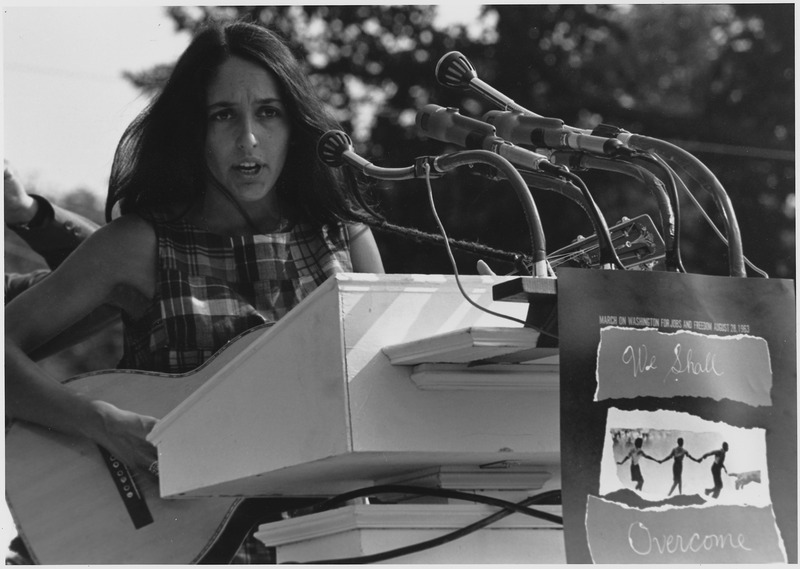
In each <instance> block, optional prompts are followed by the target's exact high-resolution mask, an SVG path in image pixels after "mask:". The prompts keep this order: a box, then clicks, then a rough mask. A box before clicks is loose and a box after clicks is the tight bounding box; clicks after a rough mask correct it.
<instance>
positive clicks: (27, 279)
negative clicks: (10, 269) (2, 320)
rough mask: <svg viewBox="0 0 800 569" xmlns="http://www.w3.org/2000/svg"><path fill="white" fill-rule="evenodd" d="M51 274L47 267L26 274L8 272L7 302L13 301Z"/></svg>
mask: <svg viewBox="0 0 800 569" xmlns="http://www.w3.org/2000/svg"><path fill="white" fill-rule="evenodd" d="M49 274H50V271H49V270H47V269H39V270H36V271H33V272H30V273H25V274H18V273H6V274H5V276H6V294H5V304H8V303H9V302H11V300H12V299H13V298H14V297H15V296H17V295H18V294H20V293H21V292H23V291H25V290H26V289H28V288H30V287H32V286H33V285H35V284H36V283H38V282H39V281H41V280H42V279H43V278H45V277H46V276H47V275H49Z"/></svg>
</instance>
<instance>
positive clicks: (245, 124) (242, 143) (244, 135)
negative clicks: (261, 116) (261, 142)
mask: <svg viewBox="0 0 800 569" xmlns="http://www.w3.org/2000/svg"><path fill="white" fill-rule="evenodd" d="M254 126H255V125H254V124H253V121H252V120H250V119H247V118H245V119H243V120H242V122H241V124H240V125H239V132H238V133H237V139H236V145H237V146H238V147H239V148H255V147H256V146H258V137H257V136H256V133H255V129H254V128H253V127H254Z"/></svg>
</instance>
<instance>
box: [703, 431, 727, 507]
mask: <svg viewBox="0 0 800 569" xmlns="http://www.w3.org/2000/svg"><path fill="white" fill-rule="evenodd" d="M727 453H728V443H722V448H720V449H718V450H712V451H711V452H707V453H706V454H704V455H703V456H701V457H700V460H699V461H698V462H701V461H703V460H705V459H706V458H707V457H709V456H713V457H714V464H712V465H711V476H712V477H713V479H714V487H713V488H706V496H708V495H711V496H712V497H714V498H719V493H720V491H721V490H722V471H723V470H724V471H725V472H726V473H727V472H728V469H727V468H725V455H726V454H727Z"/></svg>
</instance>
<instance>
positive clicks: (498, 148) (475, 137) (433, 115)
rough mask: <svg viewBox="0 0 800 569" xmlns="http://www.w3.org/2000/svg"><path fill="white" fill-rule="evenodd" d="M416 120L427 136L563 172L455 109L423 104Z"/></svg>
mask: <svg viewBox="0 0 800 569" xmlns="http://www.w3.org/2000/svg"><path fill="white" fill-rule="evenodd" d="M416 123H417V128H418V129H419V130H420V131H422V132H423V133H424V134H426V135H427V136H429V137H430V138H434V139H436V140H440V141H442V142H449V143H451V144H456V145H458V146H463V147H464V148H468V149H472V150H488V151H490V152H493V153H495V154H498V155H499V156H502V157H503V158H505V159H506V160H508V161H509V162H511V164H513V165H515V166H519V167H522V168H527V169H529V170H541V171H542V172H550V173H561V172H562V169H561V167H559V166H556V165H555V164H551V163H550V162H549V160H548V158H547V156H544V155H543V154H538V153H536V152H532V151H530V150H526V149H524V148H520V147H519V146H514V145H513V144H511V143H510V142H507V141H505V140H503V139H502V138H501V137H499V136H497V134H496V131H495V128H494V126H492V125H490V124H489V123H486V122H483V121H480V120H478V119H473V118H469V117H465V116H464V115H462V114H460V113H459V112H458V110H457V109H453V108H445V107H440V106H439V105H434V104H429V105H425V106H424V107H422V109H421V110H420V111H419V112H418V113H417V118H416Z"/></svg>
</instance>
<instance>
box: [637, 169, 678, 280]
mask: <svg viewBox="0 0 800 569" xmlns="http://www.w3.org/2000/svg"><path fill="white" fill-rule="evenodd" d="M635 159H636V160H641V161H643V162H647V163H648V164H652V165H653V166H654V167H655V168H656V169H658V170H660V171H661V172H663V173H664V174H665V175H666V178H667V180H666V182H668V183H667V189H668V193H667V195H668V196H669V200H670V202H671V203H672V214H673V215H674V216H675V221H674V223H673V225H674V228H675V234H674V241H673V243H672V247H670V248H668V249H667V254H666V257H665V259H664V262H665V264H666V266H667V270H677V271H678V272H681V273H685V272H686V268H685V267H684V266H683V259H682V258H681V205H680V199H679V197H678V179H679V178H678V174H676V173H675V170H673V169H672V168H671V167H670V166H669V165H668V164H667V163H666V162H665V161H664V160H663V159H661V157H660V156H658V155H657V154H652V155H651V154H648V153H638V154H637V155H636V157H635ZM631 162H633V160H631ZM661 181H662V182H665V180H663V179H662V180H661ZM666 182H665V183H666Z"/></svg>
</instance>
